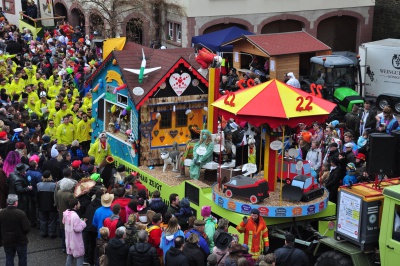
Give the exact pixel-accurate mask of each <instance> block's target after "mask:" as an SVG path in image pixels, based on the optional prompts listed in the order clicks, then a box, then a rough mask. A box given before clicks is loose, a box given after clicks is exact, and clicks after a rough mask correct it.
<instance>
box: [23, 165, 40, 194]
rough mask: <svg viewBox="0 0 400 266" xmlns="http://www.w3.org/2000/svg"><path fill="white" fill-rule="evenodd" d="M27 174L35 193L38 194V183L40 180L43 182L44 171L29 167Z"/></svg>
mask: <svg viewBox="0 0 400 266" xmlns="http://www.w3.org/2000/svg"><path fill="white" fill-rule="evenodd" d="M25 176H26V179H27V180H28V182H29V183H30V184H31V185H32V191H33V194H34V195H36V193H37V184H38V183H39V182H42V172H41V171H40V170H33V169H29V170H28V171H26V174H25ZM29 177H30V178H29ZM29 179H30V180H29Z"/></svg>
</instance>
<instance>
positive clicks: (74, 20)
mask: <svg viewBox="0 0 400 266" xmlns="http://www.w3.org/2000/svg"><path fill="white" fill-rule="evenodd" d="M70 24H71V25H72V26H74V27H76V26H80V27H81V28H83V29H84V28H85V15H84V14H83V13H82V11H81V10H80V9H78V8H74V9H72V10H71V21H70Z"/></svg>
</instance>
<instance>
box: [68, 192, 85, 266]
mask: <svg viewBox="0 0 400 266" xmlns="http://www.w3.org/2000/svg"><path fill="white" fill-rule="evenodd" d="M79 207H80V203H79V201H78V199H75V198H73V199H70V200H69V209H68V210H66V211H64V212H63V220H62V222H63V224H64V227H65V245H66V251H67V262H66V263H65V265H66V266H70V265H72V263H73V261H74V260H76V264H77V265H83V255H84V254H85V245H84V243H83V238H82V231H83V229H84V228H85V227H86V219H85V220H81V219H80V218H79V216H78V213H77V212H76V211H77V210H78V209H79Z"/></svg>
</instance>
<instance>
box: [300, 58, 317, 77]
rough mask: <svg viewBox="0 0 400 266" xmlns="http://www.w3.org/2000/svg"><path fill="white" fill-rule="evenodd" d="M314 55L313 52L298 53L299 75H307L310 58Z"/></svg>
mask: <svg viewBox="0 0 400 266" xmlns="http://www.w3.org/2000/svg"><path fill="white" fill-rule="evenodd" d="M313 56H315V53H304V54H300V69H299V74H300V76H307V75H308V74H309V73H310V67H311V64H310V59H311V57H313Z"/></svg>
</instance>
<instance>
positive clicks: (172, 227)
mask: <svg viewBox="0 0 400 266" xmlns="http://www.w3.org/2000/svg"><path fill="white" fill-rule="evenodd" d="M178 236H181V237H183V239H185V238H184V237H185V235H184V233H183V231H182V230H180V229H179V223H178V219H177V218H176V217H172V218H171V219H170V220H169V221H168V226H167V228H165V230H164V231H163V232H162V234H161V242H160V248H161V249H162V251H163V254H164V261H165V256H166V253H167V252H168V250H169V249H170V248H171V247H173V246H174V241H175V239H176V238H177V237H178ZM177 265H178V264H177Z"/></svg>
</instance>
